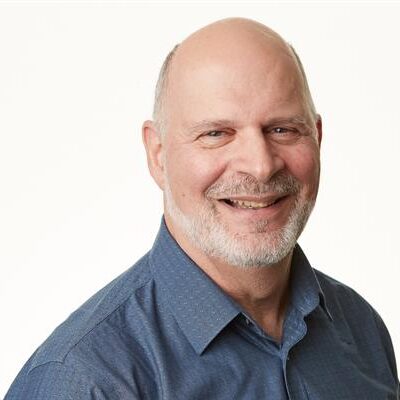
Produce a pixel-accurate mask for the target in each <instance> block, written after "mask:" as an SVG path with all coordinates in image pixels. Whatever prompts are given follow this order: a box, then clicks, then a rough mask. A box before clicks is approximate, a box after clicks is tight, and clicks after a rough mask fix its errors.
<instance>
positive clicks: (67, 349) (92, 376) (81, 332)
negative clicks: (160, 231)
mask: <svg viewBox="0 0 400 400" xmlns="http://www.w3.org/2000/svg"><path fill="white" fill-rule="evenodd" d="M153 286H154V282H153V277H152V274H151V271H150V268H149V256H148V254H146V255H145V256H144V257H143V258H141V259H140V260H139V261H138V262H137V263H136V264H135V265H134V266H132V267H131V268H130V269H128V270H127V271H126V272H124V273H123V274H121V275H120V276H119V277H117V278H116V279H114V280H113V281H112V282H110V283H109V284H108V285H107V286H105V287H104V288H103V289H101V290H100V291H99V292H97V293H96V294H94V295H93V296H92V297H91V298H90V299H89V300H87V301H86V302H85V303H84V304H83V305H82V306H80V307H79V308H78V309H77V310H76V311H74V312H73V313H72V314H71V315H70V316H69V318H68V319H67V320H66V321H64V322H63V323H62V324H61V325H60V326H58V327H57V328H56V329H55V330H54V332H53V333H52V334H51V335H50V336H49V338H48V339H47V340H46V341H45V342H44V343H43V344H42V345H41V346H40V347H39V348H38V349H37V351H36V352H35V353H34V354H33V355H32V357H31V358H30V360H29V361H28V362H27V363H26V364H25V366H24V367H23V369H22V370H21V372H20V374H19V375H18V377H17V378H16V380H15V381H14V383H13V385H12V386H11V388H10V391H9V393H8V397H6V399H7V400H8V399H10V400H11V399H18V400H19V399H25V398H28V397H24V394H23V393H25V391H28V392H29V393H30V395H29V398H32V399H39V398H40V399H43V398H46V399H52V398H57V399H81V398H82V399H86V398H93V397H90V391H92V392H93V391H96V390H99V391H100V392H102V391H103V390H105V392H106V393H107V394H110V393H112V388H113V387H115V384H114V383H115V382H113V378H112V377H111V375H110V374H109V373H108V372H109V370H110V369H109V368H110V366H107V364H108V362H109V360H110V358H111V354H112V353H114V354H115V352H121V354H123V353H124V350H125V349H124V346H128V344H127V343H128V340H126V337H124V335H125V336H129V335H131V336H132V338H133V339H134V336H135V333H132V332H129V330H130V327H129V328H128V329H127V325H129V321H128V319H129V318H131V317H132V318H133V319H135V315H136V320H137V319H139V320H140V318H143V315H144V314H145V312H141V310H143V308H144V307H147V308H148V307H151V305H149V304H147V303H151V302H152V292H153V290H154V288H153ZM140 324H145V321H142V322H140V321H139V322H138V323H137V324H136V325H137V328H135V329H140ZM132 338H129V345H130V346H134V345H135V343H133V341H132V340H131V339H132ZM122 358H123V355H121V364H122V365H123V363H124V362H125V360H123V359H122ZM129 362H130V364H134V362H132V360H130V361H129ZM141 373H142V374H146V371H145V369H143V368H142V372H141ZM100 388H103V389H100ZM130 390H131V391H132V392H134V390H133V389H132V387H131V388H130ZM75 391H76V393H75ZM78 391H79V393H78ZM87 391H89V392H88V393H87ZM28 392H27V393H28ZM34 392H37V393H38V394H37V395H35V396H36V397H35V396H33V393H34ZM81 392H82V393H81ZM86 396H87V397H86ZM94 398H96V399H97V398H99V399H103V397H101V396H100V395H99V396H95V397H94ZM111 398H113V397H111ZM115 398H120V397H115ZM107 399H108V397H107Z"/></svg>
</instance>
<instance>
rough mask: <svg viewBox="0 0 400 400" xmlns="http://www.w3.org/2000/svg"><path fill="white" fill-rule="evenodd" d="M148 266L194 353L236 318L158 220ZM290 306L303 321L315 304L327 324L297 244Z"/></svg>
mask: <svg viewBox="0 0 400 400" xmlns="http://www.w3.org/2000/svg"><path fill="white" fill-rule="evenodd" d="M150 265H151V270H152V273H153V276H154V279H155V281H156V283H158V284H159V287H160V289H161V293H162V294H161V296H162V299H163V300H164V301H165V302H166V303H167V304H168V306H169V308H170V310H171V312H172V314H173V315H174V317H175V319H176V321H177V323H178V325H179V326H180V328H181V329H182V331H183V332H184V334H185V336H186V337H187V339H188V340H189V342H190V343H191V345H192V346H193V348H194V349H195V351H196V352H197V353H198V354H201V353H203V351H204V350H205V349H206V348H207V346H208V345H209V344H210V343H211V341H212V340H213V339H214V338H215V337H216V336H217V335H218V334H219V333H220V332H221V331H222V330H223V329H224V328H225V327H226V326H227V325H228V324H229V323H230V322H231V321H232V320H233V319H234V318H235V317H236V316H237V315H238V314H240V313H242V310H241V308H240V306H239V305H238V304H237V303H236V302H234V301H233V299H231V298H230V297H229V296H228V295H227V294H225V293H224V292H223V291H222V290H221V289H220V288H219V287H218V286H217V285H216V283H214V282H213V281H212V280H211V279H210V278H209V277H208V276H207V275H206V274H205V273H204V272H203V271H202V270H201V269H200V268H199V267H198V266H197V265H196V264H195V263H194V262H193V260H191V259H190V257H189V256H188V255H187V254H186V253H185V252H184V251H183V250H182V248H181V247H180V246H179V245H178V243H177V242H176V241H175V239H174V238H173V237H172V235H171V234H170V232H169V231H168V228H167V226H166V224H165V221H164V218H163V219H162V222H161V227H160V230H159V232H158V235H157V238H156V240H155V243H154V246H153V248H152V250H151V252H150ZM291 301H292V304H293V306H294V307H296V308H297V309H298V310H299V311H300V312H301V313H302V314H303V315H304V316H305V315H307V314H309V313H311V312H312V311H313V310H314V309H315V308H316V307H317V306H318V305H319V304H320V305H321V307H322V308H323V310H324V311H325V313H326V314H327V316H328V317H329V318H330V319H332V317H331V314H330V312H329V310H328V307H327V305H326V300H325V296H324V293H323V291H322V289H321V286H320V284H319V282H318V279H317V277H316V275H315V272H314V270H313V269H312V268H311V266H310V264H309V262H308V260H307V258H306V256H305V255H304V253H303V251H302V250H301V248H300V246H299V245H296V246H295V248H294V251H293V259H292V267H291Z"/></svg>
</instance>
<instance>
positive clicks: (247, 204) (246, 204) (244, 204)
mask: <svg viewBox="0 0 400 400" xmlns="http://www.w3.org/2000/svg"><path fill="white" fill-rule="evenodd" d="M275 201H276V200H274V201H270V202H259V201H257V202H256V201H244V200H232V199H229V202H230V203H231V204H232V205H233V206H234V207H238V208H253V209H255V208H263V207H268V206H270V205H271V204H274V203H275Z"/></svg>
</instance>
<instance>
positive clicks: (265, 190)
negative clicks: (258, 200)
mask: <svg viewBox="0 0 400 400" xmlns="http://www.w3.org/2000/svg"><path fill="white" fill-rule="evenodd" d="M299 191H300V183H299V182H298V180H297V179H296V178H294V177H293V176H292V175H287V174H278V175H274V176H273V177H272V178H271V179H269V180H268V181H267V182H259V181H258V180H257V179H255V178H254V177H252V176H251V175H243V176H237V177H235V178H233V179H232V180H229V181H222V182H219V181H217V182H215V183H214V184H213V185H211V186H210V187H209V188H208V189H207V190H206V197H212V198H228V197H231V196H246V195H247V196H248V195H250V196H259V197H262V196H267V195H269V194H271V193H274V194H285V195H287V194H296V193H298V192H299Z"/></svg>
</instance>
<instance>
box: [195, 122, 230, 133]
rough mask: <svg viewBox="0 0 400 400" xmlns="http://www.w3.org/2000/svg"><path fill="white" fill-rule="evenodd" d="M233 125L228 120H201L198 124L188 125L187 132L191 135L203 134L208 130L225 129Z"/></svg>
mask: <svg viewBox="0 0 400 400" xmlns="http://www.w3.org/2000/svg"><path fill="white" fill-rule="evenodd" d="M234 125H235V123H234V122H233V121H231V120H229V119H216V120H211V119H203V120H201V121H200V122H196V123H195V124H193V125H190V126H189V128H188V130H189V131H190V132H192V133H195V132H203V131H207V130H210V129H218V128H226V127H227V126H234Z"/></svg>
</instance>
